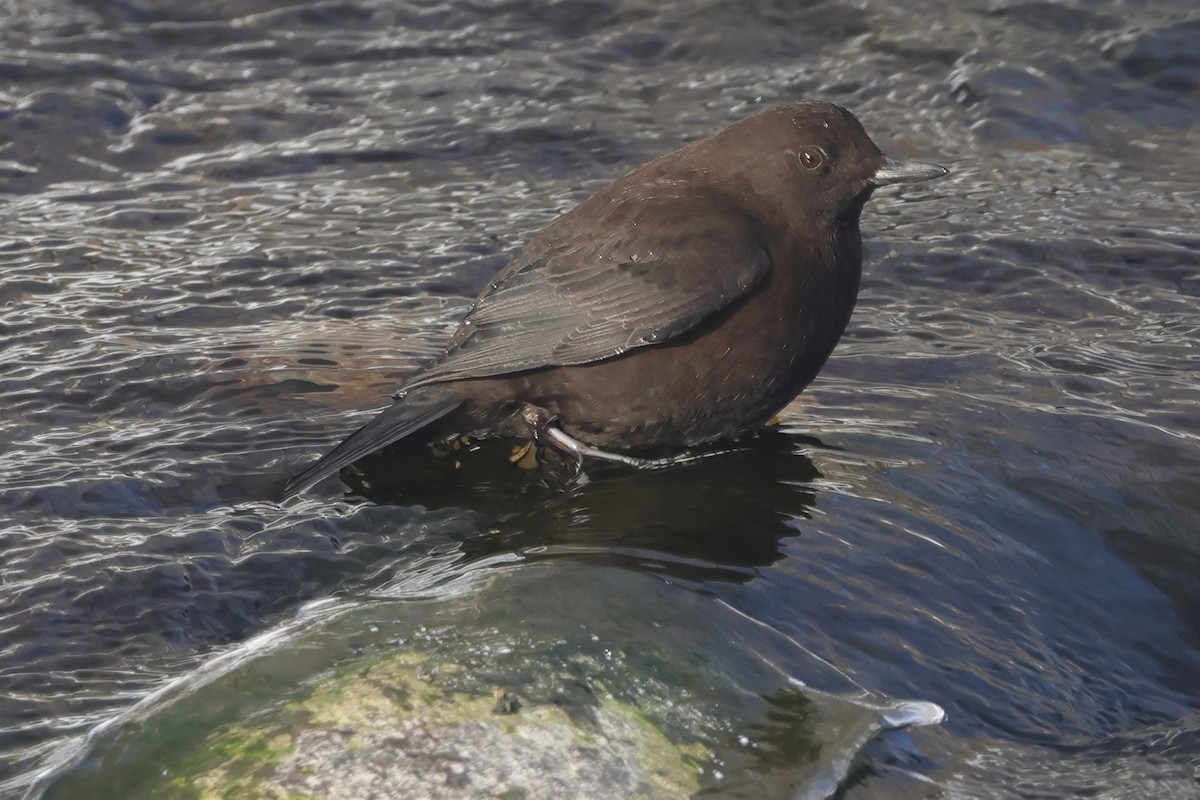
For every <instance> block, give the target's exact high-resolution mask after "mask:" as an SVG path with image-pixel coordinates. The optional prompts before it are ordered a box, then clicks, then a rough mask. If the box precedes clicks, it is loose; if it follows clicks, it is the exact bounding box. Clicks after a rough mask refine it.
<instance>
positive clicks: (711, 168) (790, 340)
mask: <svg viewBox="0 0 1200 800" xmlns="http://www.w3.org/2000/svg"><path fill="white" fill-rule="evenodd" d="M948 172H949V170H948V169H946V168H945V167H943V166H940V165H937V164H933V163H929V162H923V161H898V160H896V159H893V158H890V157H888V156H886V155H884V153H883V152H882V151H881V150H880V148H879V147H878V146H877V145H876V144H875V143H874V142H873V141H872V140H871V138H870V136H869V135H868V134H867V132H866V131H865V130H864V129H863V126H862V124H861V123H860V122H859V121H858V119H857V118H856V117H855V116H854V115H853V114H852V113H851V112H849V111H847V110H846V109H845V108H842V107H840V106H837V105H834V104H832V103H827V102H822V101H817V100H800V101H795V102H790V103H784V104H780V105H776V106H773V107H771V108H769V109H767V110H765V111H762V112H760V113H757V114H755V115H752V116H749V117H746V118H745V119H743V120H741V121H739V122H736V123H734V124H733V125H730V126H728V127H726V128H724V129H723V130H720V131H718V132H717V133H715V134H714V135H712V136H710V137H708V138H705V139H701V140H697V141H694V142H691V143H689V144H686V145H684V146H683V147H681V148H679V149H677V150H675V151H673V152H670V153H667V154H665V155H662V156H659V157H658V158H655V159H653V160H652V161H649V162H648V163H646V164H644V165H642V166H640V167H637V168H636V169H634V170H632V171H631V172H629V173H627V174H625V175H624V176H623V177H620V178H618V179H616V180H615V181H613V182H611V183H609V184H608V185H606V186H604V187H603V188H601V189H600V190H599V191H597V192H596V193H595V194H593V195H591V196H590V197H588V198H587V199H586V200H584V201H583V202H581V203H579V204H578V205H577V206H575V207H574V208H573V209H571V210H569V211H567V212H565V213H564V214H562V215H561V216H560V217H558V218H557V219H556V220H555V221H554V222H552V223H551V224H550V225H549V226H548V227H546V228H545V229H544V230H542V231H541V232H540V233H538V234H536V235H534V236H533V237H532V238H531V239H529V241H528V242H527V243H526V244H525V246H524V247H523V248H522V249H520V251H519V252H517V254H516V255H515V256H514V257H513V258H512V259H511V260H510V261H509V262H508V264H507V265H506V266H505V267H504V268H503V269H502V270H500V272H499V273H497V274H496V276H495V277H494V278H493V279H492V280H491V281H490V282H489V283H488V284H487V285H486V287H485V288H484V289H483V291H482V293H481V294H480V295H479V296H478V298H477V299H476V300H475V301H474V302H473V303H472V304H471V305H470V306H469V307H468V308H467V310H466V314H465V316H464V318H463V319H462V321H461V323H460V324H459V326H458V329H457V330H456V331H455V333H454V334H453V336H452V337H451V339H450V341H449V343H448V344H447V346H446V348H445V349H444V351H443V352H442V353H441V355H440V356H438V357H437V358H436V359H434V360H433V361H432V362H431V363H429V364H427V365H426V366H424V367H423V368H421V369H419V370H418V371H417V372H416V373H415V374H413V375H412V376H411V377H410V378H409V379H408V380H407V381H406V382H405V383H404V384H403V385H402V386H401V387H400V388H399V391H397V392H396V393H395V394H394V395H393V396H392V402H391V405H390V406H388V407H387V408H385V409H384V410H382V411H381V412H379V413H378V414H377V415H376V416H375V417H374V418H373V419H371V420H370V421H369V422H368V423H367V424H366V425H364V426H363V427H361V428H359V429H358V430H357V431H355V432H354V433H353V434H351V435H350V436H349V437H348V438H346V439H345V440H344V441H343V442H341V444H339V445H337V446H336V447H335V448H334V449H333V450H331V451H330V452H329V453H327V454H326V455H324V456H323V457H321V458H320V459H319V460H318V461H316V462H315V463H314V464H312V465H311V466H309V467H308V468H307V469H304V470H303V471H301V472H300V473H299V474H297V475H295V476H294V477H293V478H292V479H291V480H290V481H289V482H288V483H287V485H286V487H285V489H284V497H285V498H286V497H289V496H292V495H295V494H298V493H300V492H303V491H304V490H306V489H308V488H309V487H311V486H312V485H314V484H316V483H317V482H319V481H321V480H323V479H324V478H326V477H328V476H330V475H333V474H335V473H337V472H339V471H340V470H341V469H342V468H344V467H346V466H348V465H350V464H352V463H354V462H355V461H357V460H358V459H360V458H362V457H363V456H366V455H368V454H370V453H372V452H374V451H376V450H379V449H381V448H383V447H385V446H387V445H389V444H391V443H393V442H396V441H398V440H400V439H402V438H405V437H408V436H412V435H414V434H417V433H418V432H420V435H421V436H422V437H434V438H439V439H444V440H447V441H448V440H450V439H455V438H458V437H468V438H486V437H497V436H499V437H514V438H519V439H525V440H528V441H534V442H537V443H539V444H541V445H543V446H545V447H548V448H552V449H554V450H556V451H560V452H561V453H563V454H566V455H567V456H569V457H571V458H574V459H579V460H583V459H586V458H598V459H606V460H610V461H617V462H621V463H625V464H629V465H632V466H635V467H661V466H665V465H669V464H672V463H677V462H678V461H679V460H682V459H684V458H686V457H687V454H688V453H689V452H690V451H692V450H694V449H695V448H697V447H701V446H707V445H712V444H714V443H718V442H722V441H726V440H735V439H737V438H739V437H741V436H744V435H746V434H747V433H749V432H752V431H754V430H756V429H758V428H759V427H761V426H763V425H765V424H766V423H767V422H768V421H769V420H771V418H772V417H774V416H775V415H776V413H777V412H779V411H780V410H781V409H782V408H783V407H784V406H786V405H787V404H788V403H790V402H791V401H792V400H793V399H795V397H796V396H797V395H798V394H799V393H800V392H801V391H802V390H803V389H804V388H805V387H806V386H808V384H809V383H810V382H811V381H812V380H813V379H814V378H815V377H816V375H817V373H818V372H819V371H820V370H821V368H822V367H823V366H824V364H825V362H826V359H827V358H828V357H829V355H830V353H831V352H832V351H833V349H834V346H835V345H836V344H837V341H838V339H839V338H840V337H841V335H842V333H843V332H844V331H845V329H846V326H847V324H848V323H849V320H850V316H851V311H852V310H853V308H854V304H855V301H856V299H857V295H858V288H859V283H860V280H861V276H862V257H863V248H862V236H861V233H860V231H859V218H860V215H861V213H862V210H863V206H864V205H865V203H866V202H867V200H868V199H869V198H870V197H871V195H872V193H873V192H874V191H875V189H877V188H879V187H881V186H887V185H891V184H902V183H912V182H918V181H927V180H932V179H935V178H940V177H942V176H944V175H946V174H948ZM663 451H666V452H669V453H670V455H668V456H666V457H655V458H650V457H647V456H646V455H644V454H645V453H649V452H663Z"/></svg>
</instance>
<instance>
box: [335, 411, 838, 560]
mask: <svg viewBox="0 0 1200 800" xmlns="http://www.w3.org/2000/svg"><path fill="white" fill-rule="evenodd" d="M814 445H816V446H819V445H820V443H819V442H816V441H815V440H811V439H802V438H800V437H797V436H794V435H788V434H784V433H780V432H778V431H768V432H765V433H763V434H762V435H760V436H758V437H756V438H754V439H753V440H751V441H748V442H745V443H743V444H741V445H739V446H738V447H737V449H735V450H731V451H728V452H723V453H719V454H715V455H712V456H709V457H706V458H701V459H698V460H696V461H693V462H690V463H686V464H681V465H677V466H674V467H670V468H666V469H659V470H635V469H632V468H628V467H623V466H614V465H608V464H600V465H597V464H595V463H593V462H588V464H586V466H585V468H584V471H582V472H580V471H577V470H576V468H575V467H573V466H572V465H567V464H562V463H551V464H544V465H542V466H540V467H538V468H536V469H533V470H522V469H519V468H517V467H514V466H513V465H512V464H510V463H509V462H508V458H507V456H508V453H509V448H510V444H509V443H503V442H485V443H482V444H480V445H477V446H473V447H472V448H471V449H470V450H464V451H459V452H456V453H455V454H453V455H452V456H450V457H443V458H438V457H431V455H430V453H429V451H428V449H427V448H424V447H422V448H420V450H416V449H414V448H407V449H405V450H403V451H400V450H396V449H391V450H389V451H385V452H384V453H382V454H379V455H376V456H374V457H371V458H369V459H364V460H363V461H360V462H359V463H358V465H357V469H356V470H355V471H354V473H355V474H351V473H347V474H346V475H344V478H345V479H346V480H347V482H349V483H350V484H351V486H352V487H353V488H354V490H355V492H356V493H358V494H361V495H363V496H365V497H367V498H368V499H370V500H372V501H374V502H377V503H381V504H384V503H396V504H403V505H412V504H420V505H424V506H427V507H438V506H447V505H453V506H459V507H464V508H469V509H472V510H474V511H480V512H483V513H485V514H487V515H489V516H490V517H492V518H493V519H494V520H496V524H495V527H494V528H493V529H492V530H491V531H489V532H487V533H481V534H478V535H476V536H473V537H472V538H470V539H469V540H467V541H464V542H463V545H462V546H463V550H464V552H465V553H466V555H467V556H468V558H469V559H471V560H474V559H477V558H484V557H487V556H492V555H495V554H499V553H505V552H510V553H517V554H519V555H521V556H522V557H523V558H524V559H525V561H526V562H532V561H541V560H548V559H556V558H567V559H571V560H573V561H576V562H587V563H596V564H605V565H614V566H623V567H626V568H631V569H637V570H639V571H652V572H662V573H664V574H668V575H670V576H672V577H674V578H683V579H689V580H714V579H715V580H723V581H735V582H740V581H744V580H748V579H749V578H751V577H753V576H754V575H755V570H756V568H759V567H763V566H767V565H769V564H771V563H773V562H774V561H776V560H778V559H779V558H780V556H781V553H780V548H779V542H780V540H782V539H783V538H785V537H789V536H794V535H797V534H798V533H799V532H800V529H799V527H798V525H797V524H796V521H797V520H801V519H806V518H808V516H809V510H810V509H811V508H812V507H813V505H814V504H815V502H816V495H815V492H814V489H813V486H812V482H813V480H814V479H816V478H819V477H820V473H819V472H818V471H817V469H816V468H815V467H814V466H813V464H812V461H810V460H809V459H808V458H807V457H806V456H805V455H803V454H802V453H801V452H799V448H800V447H801V446H805V447H811V446H814Z"/></svg>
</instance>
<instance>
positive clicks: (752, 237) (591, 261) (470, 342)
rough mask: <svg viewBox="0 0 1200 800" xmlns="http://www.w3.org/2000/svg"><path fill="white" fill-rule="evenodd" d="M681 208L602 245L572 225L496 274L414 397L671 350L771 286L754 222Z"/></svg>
mask: <svg viewBox="0 0 1200 800" xmlns="http://www.w3.org/2000/svg"><path fill="white" fill-rule="evenodd" d="M672 205H673V208H672V209H671V211H670V213H660V214H655V215H652V216H653V221H651V219H650V218H645V219H644V221H643V222H641V223H640V224H639V223H638V222H634V221H632V220H631V221H630V223H629V224H628V225H626V226H624V229H622V230H618V232H616V233H615V234H614V233H609V234H607V235H606V236H604V237H603V238H596V237H591V238H587V237H580V236H577V235H573V234H572V232H571V221H570V220H566V219H564V220H563V222H565V223H566V225H564V226H563V228H565V230H562V231H559V230H556V228H557V227H558V226H554V227H552V228H550V229H548V230H547V231H546V234H543V236H541V237H539V238H538V239H535V240H534V241H533V242H531V243H530V246H529V247H527V248H526V249H525V250H524V251H523V252H522V253H521V254H519V255H518V256H517V258H515V259H514V260H513V261H512V262H511V263H510V264H509V265H508V267H506V268H505V269H504V270H503V271H502V272H501V273H500V274H499V275H498V276H497V278H496V280H494V281H493V282H492V284H491V286H490V287H489V289H488V290H487V291H486V292H484V294H483V295H482V296H481V297H480V298H479V300H478V301H477V302H476V303H475V304H474V305H473V306H472V307H471V309H470V310H469V311H468V313H467V316H466V318H465V319H464V320H463V322H462V324H461V325H460V327H459V329H458V331H457V332H456V333H455V336H454V338H453V339H452V340H451V342H450V345H449V347H448V348H447V350H446V352H445V353H444V354H443V355H442V357H441V358H439V359H438V360H437V361H436V362H434V363H433V364H431V365H430V366H429V367H427V368H426V369H425V370H424V371H422V372H421V373H419V374H418V375H416V376H415V377H414V379H413V380H412V381H411V382H410V383H409V385H408V387H406V390H407V389H410V388H415V387H416V386H421V385H425V384H430V383H440V382H442V381H447V380H456V379H461V378H480V377H485V376H488V375H500V374H505V373H509V372H519V371H523V370H529V369H537V368H539V367H548V366H562V365H567V364H586V363H588V362H592V361H599V360H601V359H605V358H611V357H613V356H616V355H619V354H621V353H623V352H625V351H627V350H630V349H632V348H635V347H643V346H646V345H653V344H657V343H659V342H665V341H667V340H669V339H671V338H672V337H675V336H678V335H680V334H681V333H684V332H685V331H687V330H689V329H691V328H693V327H695V326H696V325H697V324H698V323H699V322H700V321H701V320H703V319H704V318H706V317H708V316H710V315H711V314H713V313H715V312H717V311H718V310H720V309H722V308H724V307H726V306H728V305H729V304H730V303H732V302H734V301H735V300H737V299H738V298H740V297H742V296H744V295H745V294H747V293H748V292H749V291H751V290H752V289H753V288H754V287H755V286H757V285H758V284H759V283H761V282H762V280H763V278H764V277H765V276H766V275H767V274H768V272H769V271H770V268H771V266H770V257H769V255H768V253H767V251H766V249H765V247H764V246H763V244H762V242H761V237H760V236H759V235H758V232H757V230H755V226H754V225H753V223H752V222H750V221H749V220H748V219H746V218H745V217H742V216H740V215H737V214H730V213H721V211H722V210H721V209H719V208H715V207H712V208H709V207H705V206H704V204H701V203H695V204H693V203H686V202H682V203H681V202H676V203H674V204H672ZM634 219H637V218H634ZM593 227H601V226H593Z"/></svg>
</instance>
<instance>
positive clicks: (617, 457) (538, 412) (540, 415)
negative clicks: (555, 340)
mask: <svg viewBox="0 0 1200 800" xmlns="http://www.w3.org/2000/svg"><path fill="white" fill-rule="evenodd" d="M521 419H522V420H523V421H524V422H525V424H526V425H528V426H529V429H530V431H531V432H532V433H533V437H534V439H536V440H537V441H539V442H544V443H546V444H548V445H550V446H551V447H553V448H554V449H555V450H558V451H560V452H562V453H565V454H567V455H569V456H572V457H573V458H575V459H576V460H577V461H583V459H584V458H585V457H587V458H598V459H600V460H601V461H614V462H616V463H618V464H626V465H628V466H631V467H638V468H639V469H661V468H663V467H670V466H673V465H675V464H682V463H683V462H685V461H691V460H692V459H693V458H694V457H695V456H692V455H690V454H688V453H683V454H680V455H678V456H668V457H666V458H637V457H636V456H627V455H625V454H623V453H613V452H610V451H608V450H601V449H600V448H598V447H592V446H591V445H590V444H588V443H586V442H581V441H579V440H578V439H576V438H575V437H573V436H571V435H570V434H568V433H567V432H566V431H564V430H563V429H562V428H560V427H558V426H557V425H555V424H554V423H555V422H556V421H557V420H558V418H557V417H555V416H553V415H551V414H550V413H549V412H547V411H546V410H545V409H544V408H538V407H537V406H533V405H530V404H528V403H525V404H524V405H522V406H521Z"/></svg>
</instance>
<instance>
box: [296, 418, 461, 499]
mask: <svg viewBox="0 0 1200 800" xmlns="http://www.w3.org/2000/svg"><path fill="white" fill-rule="evenodd" d="M459 405H460V404H459V403H456V402H449V403H437V404H433V405H416V406H414V405H412V404H410V403H405V402H403V401H399V402H396V403H393V404H392V405H391V407H389V408H386V409H384V410H383V411H381V412H379V414H378V416H376V417H375V418H374V419H373V420H371V421H370V422H368V423H367V424H366V425H364V426H362V427H361V428H359V429H358V430H357V431H355V432H354V433H352V434H350V436H349V437H347V438H346V439H345V441H343V442H342V443H341V444H339V445H338V446H337V447H335V448H333V450H331V451H329V452H328V453H326V454H325V455H323V456H321V458H320V459H318V460H317V462H316V463H314V464H313V465H312V466H310V467H309V468H308V469H306V470H304V471H303V472H301V473H300V474H299V475H296V476H295V477H293V478H292V479H291V480H290V481H288V483H287V486H285V487H284V489H283V496H284V498H285V499H286V498H288V497H291V496H292V495H294V494H299V493H300V492H302V491H304V490H305V489H307V488H308V487H310V486H312V485H313V484H314V483H316V482H317V481H319V480H322V479H324V478H326V477H328V476H330V475H333V474H334V473H335V472H337V471H338V470H340V469H341V468H342V467H345V466H349V465H350V464H353V463H354V462H355V461H357V460H358V459H360V458H362V457H363V456H365V455H369V454H371V453H373V452H375V451H376V450H378V449H380V448H381V447H386V446H387V445H389V444H391V443H392V442H395V441H398V440H400V439H403V438H404V437H405V436H408V435H409V434H411V433H414V432H416V431H418V430H420V429H421V428H424V427H425V426H426V425H428V424H430V423H431V422H434V421H436V420H439V419H441V418H442V417H444V416H446V415H447V414H449V413H450V412H451V411H453V410H454V409H456V408H458V406H459Z"/></svg>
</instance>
